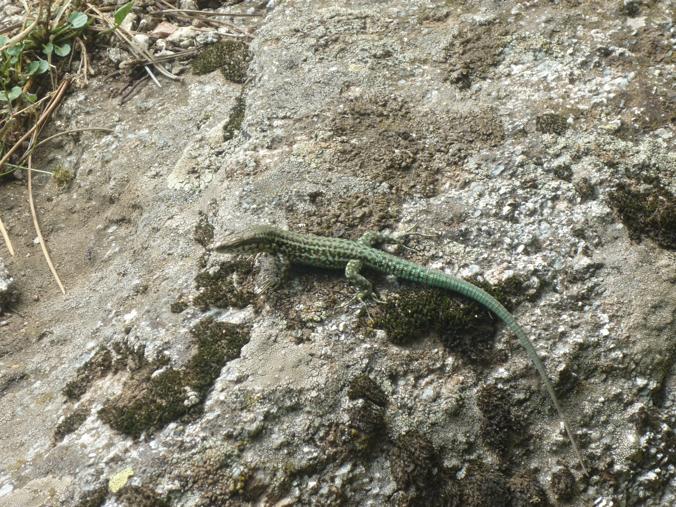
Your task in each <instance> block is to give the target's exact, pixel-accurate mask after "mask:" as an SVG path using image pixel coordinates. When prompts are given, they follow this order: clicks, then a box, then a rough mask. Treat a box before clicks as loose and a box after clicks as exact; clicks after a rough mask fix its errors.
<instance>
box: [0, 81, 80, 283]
mask: <svg viewBox="0 0 676 507" xmlns="http://www.w3.org/2000/svg"><path fill="white" fill-rule="evenodd" d="M68 84H69V81H68V80H64V81H63V82H61V84H60V85H59V87H58V88H57V89H56V92H55V93H54V95H53V96H52V100H51V101H50V102H49V105H48V106H47V108H46V109H45V111H44V112H43V113H42V115H40V118H39V119H38V121H37V122H36V123H35V125H34V126H33V128H32V129H31V131H32V134H31V136H32V146H35V145H36V144H37V137H38V135H39V133H40V129H41V127H42V125H44V123H45V122H46V121H47V120H48V119H49V117H50V116H51V115H52V113H53V112H54V110H55V109H56V107H57V106H58V105H59V104H60V103H61V99H62V98H63V95H64V94H65V93H66V89H67V88H68ZM15 146H16V145H15ZM32 158H33V157H32V154H29V155H28V203H29V204H30V208H31V216H32V217H33V226H34V227H35V233H36V234H37V236H38V240H39V241H40V247H41V248H42V254H43V255H44V256H45V260H46V261H47V265H48V266H49V270H50V271H51V272H52V276H54V279H55V280H56V283H57V285H58V286H59V289H61V292H62V293H63V294H65V293H66V289H65V288H64V287H63V283H61V278H59V274H58V273H57V272H56V269H55V268H54V264H53V263H52V259H51V257H50V255H49V251H48V250H47V244H46V243H45V240H44V238H43V237H42V231H41V230H40V224H39V222H38V215H37V212H36V211H35V203H34V202H33V171H32V167H33V160H32ZM3 163H4V161H3ZM1 165H2V164H0V166H1Z"/></svg>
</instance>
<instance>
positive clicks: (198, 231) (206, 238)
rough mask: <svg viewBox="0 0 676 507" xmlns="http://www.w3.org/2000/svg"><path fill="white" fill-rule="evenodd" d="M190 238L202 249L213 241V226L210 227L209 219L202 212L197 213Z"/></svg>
mask: <svg viewBox="0 0 676 507" xmlns="http://www.w3.org/2000/svg"><path fill="white" fill-rule="evenodd" d="M192 237H193V238H194V239H195V241H197V242H198V243H199V244H200V245H202V246H203V247H204V248H206V247H207V246H209V244H210V243H211V242H212V241H213V240H214V226H213V225H211V222H209V217H208V216H207V214H206V213H204V212H203V211H200V212H199V215H198V217H197V223H196V224H195V228H194V229H193V233H192Z"/></svg>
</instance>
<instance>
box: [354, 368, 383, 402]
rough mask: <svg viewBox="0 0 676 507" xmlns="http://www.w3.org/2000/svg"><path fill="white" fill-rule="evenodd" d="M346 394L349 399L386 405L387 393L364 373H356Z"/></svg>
mask: <svg viewBox="0 0 676 507" xmlns="http://www.w3.org/2000/svg"><path fill="white" fill-rule="evenodd" d="M347 396H348V398H350V399H351V400H357V399H362V400H368V401H370V402H372V403H375V404H376V405H378V406H380V407H385V406H387V395H386V394H385V392H384V391H383V390H382V388H381V387H380V386H379V385H378V384H376V382H375V381H374V380H373V379H372V378H371V377H369V376H368V375H366V374H362V375H357V376H356V377H355V378H354V379H352V381H351V382H350V386H349V387H348V390H347Z"/></svg>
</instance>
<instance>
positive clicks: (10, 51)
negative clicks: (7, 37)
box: [5, 43, 23, 56]
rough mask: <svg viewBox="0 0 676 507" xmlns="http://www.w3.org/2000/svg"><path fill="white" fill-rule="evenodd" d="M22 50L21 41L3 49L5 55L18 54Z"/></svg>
mask: <svg viewBox="0 0 676 507" xmlns="http://www.w3.org/2000/svg"><path fill="white" fill-rule="evenodd" d="M22 51H23V43H21V44H17V45H16V46H12V47H10V48H7V49H5V53H7V56H19V55H20V54H21V52H22Z"/></svg>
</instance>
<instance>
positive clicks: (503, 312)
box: [411, 270, 589, 475]
mask: <svg viewBox="0 0 676 507" xmlns="http://www.w3.org/2000/svg"><path fill="white" fill-rule="evenodd" d="M430 271H431V273H430V272H429V271H428V273H427V274H428V277H427V280H426V282H427V283H428V284H429V285H434V286H436V287H440V288H442V289H448V290H451V291H453V292H457V293H459V294H462V295H463V296H466V297H468V298H470V299H473V300H474V301H476V302H477V303H480V304H481V305H483V306H484V307H486V308H488V309H489V310H490V311H491V312H493V313H494V314H495V315H497V316H498V317H499V318H500V320H502V321H503V322H504V323H505V324H506V325H507V327H509V329H511V330H512V331H513V332H514V333H515V334H516V337H517V339H518V340H519V343H520V344H521V346H522V347H523V348H524V349H525V350H526V353H527V354H528V357H529V359H530V360H531V362H532V363H533V364H534V365H535V368H536V369H537V371H538V373H539V374H540V377H541V378H542V381H543V382H544V384H545V388H546V389H547V393H548V394H549V397H550V398H551V400H552V403H553V404H554V408H556V411H557V412H558V414H559V418H560V419H561V421H562V422H563V426H564V428H565V430H566V434H567V435H568V439H569V440H570V443H571V445H572V446H573V451H574V452H575V455H576V456H577V459H578V460H579V461H580V465H581V466H582V470H583V471H584V474H585V475H589V473H588V472H587V467H586V466H585V464H584V460H583V459H582V453H581V452H580V449H579V448H578V446H577V441H576V440H575V437H574V436H573V432H572V431H571V426H570V424H569V423H568V419H567V418H566V416H565V414H564V413H563V409H562V408H561V405H560V404H559V399H558V398H557V397H556V393H555V392H554V387H553V386H552V383H551V382H550V381H549V377H548V376H547V370H545V367H544V365H543V364H542V361H541V360H540V357H539V356H538V354H537V351H536V350H535V347H533V343H532V342H531V341H530V340H529V339H528V337H527V336H526V333H525V332H524V330H523V329H522V328H521V326H519V324H517V323H516V320H514V317H513V316H512V314H511V313H509V311H507V309H506V308H505V307H504V306H502V304H501V303H500V302H499V301H498V300H497V299H495V298H494V297H493V296H491V295H490V294H488V292H486V291H485V290H483V289H480V288H479V287H477V286H476V285H472V284H471V283H469V282H467V281H465V280H463V279H462V278H456V277H455V276H451V275H447V274H446V273H443V272H441V271H436V270H430ZM411 278H412V279H413V280H415V281H420V280H416V279H415V277H411Z"/></svg>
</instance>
